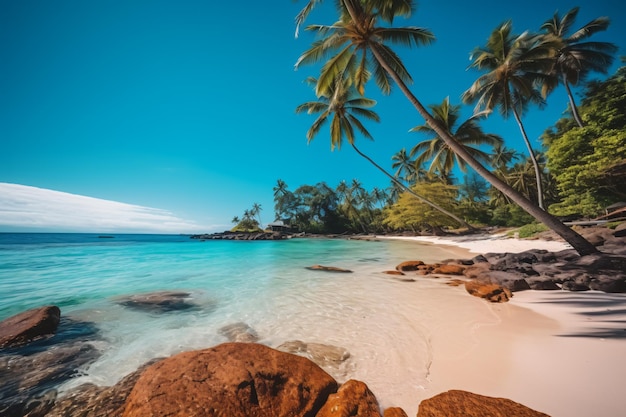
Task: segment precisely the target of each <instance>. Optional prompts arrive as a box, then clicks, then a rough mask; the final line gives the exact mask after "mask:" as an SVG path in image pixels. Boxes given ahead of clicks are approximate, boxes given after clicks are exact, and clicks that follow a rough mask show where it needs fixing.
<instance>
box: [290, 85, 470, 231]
mask: <svg viewBox="0 0 626 417" xmlns="http://www.w3.org/2000/svg"><path fill="white" fill-rule="evenodd" d="M307 81H308V82H309V83H312V84H315V83H316V80H315V79H314V78H309V79H308V80H307ZM375 104H376V102H375V101H374V100H370V99H368V98H365V97H363V96H361V95H358V94H355V92H354V88H353V87H350V85H349V80H347V79H342V78H337V79H336V80H335V84H334V85H333V87H332V88H328V89H326V90H324V92H323V93H322V94H321V95H320V96H319V101H309V102H307V103H303V104H301V105H299V106H298V107H297V108H296V113H302V112H307V113H308V114H314V113H321V114H320V115H319V116H318V118H317V119H316V120H315V121H314V122H313V125H312V126H311V128H310V129H309V131H308V132H307V135H306V136H307V139H308V141H309V142H310V141H311V140H313V138H314V137H315V136H316V135H317V133H319V131H320V129H321V128H322V126H323V125H324V124H326V123H327V122H328V120H329V118H330V117H331V115H332V120H331V121H330V144H331V150H333V149H334V148H335V147H336V148H337V149H341V144H342V142H343V140H344V138H345V139H346V140H347V141H348V143H349V144H350V146H352V148H353V149H354V150H355V151H356V152H357V153H358V154H359V155H360V156H361V157H363V158H365V159H366V160H367V161H368V162H370V163H371V164H372V165H374V166H375V167H376V168H377V169H378V170H380V171H381V172H382V173H383V174H385V175H386V176H387V177H389V178H390V179H391V180H392V181H393V182H397V183H398V184H399V185H400V186H401V187H403V188H404V189H405V191H407V192H409V193H410V194H411V195H413V196H414V197H416V198H417V199H419V200H420V201H421V202H423V203H425V204H427V205H429V206H431V207H432V208H434V209H435V210H439V211H440V212H442V213H444V214H446V215H447V216H449V217H451V218H453V219H454V220H456V221H457V222H458V223H459V224H461V225H462V226H463V227H467V228H468V229H472V227H471V226H470V225H469V224H467V222H465V221H464V220H463V219H461V218H459V217H458V216H456V215H455V214H453V213H451V212H449V211H448V210H446V209H444V208H442V207H440V206H439V205H437V204H435V203H433V202H431V201H429V200H427V199H425V198H424V197H422V196H420V195H418V194H417V193H415V192H414V191H413V190H411V189H410V188H408V187H406V186H404V184H402V183H400V182H399V181H398V180H397V179H396V178H395V177H394V176H393V175H391V174H389V173H388V172H387V171H385V169H384V168H382V167H381V166H380V165H378V164H377V163H376V162H374V160H373V159H371V158H370V157H369V156H367V155H365V154H364V153H363V152H361V150H360V149H359V148H357V146H356V145H355V143H354V142H355V129H356V130H358V131H359V132H360V133H361V135H363V136H364V137H365V138H367V139H370V140H373V138H372V135H371V134H370V133H369V132H368V131H367V129H366V128H365V126H363V124H362V123H361V121H360V120H359V119H358V118H357V117H356V116H357V115H358V116H363V117H365V118H366V119H369V120H374V121H379V117H378V114H376V113H375V112H374V111H373V110H370V109H369V107H373V106H374V105H375Z"/></svg>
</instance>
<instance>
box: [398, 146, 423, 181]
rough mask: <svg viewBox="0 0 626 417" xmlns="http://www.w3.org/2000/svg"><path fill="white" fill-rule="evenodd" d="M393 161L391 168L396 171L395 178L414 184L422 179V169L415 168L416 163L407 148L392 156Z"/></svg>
mask: <svg viewBox="0 0 626 417" xmlns="http://www.w3.org/2000/svg"><path fill="white" fill-rule="evenodd" d="M391 160H392V161H393V162H392V163H391V168H393V169H395V170H396V172H395V173H394V174H393V176H394V177H396V178H397V179H398V180H400V181H403V182H405V183H407V184H413V183H415V182H416V181H417V180H418V178H420V176H421V175H420V174H421V169H420V168H417V167H416V166H415V161H414V160H413V159H411V157H410V155H409V154H408V153H407V151H406V149H405V148H402V149H400V150H399V151H398V152H397V153H395V154H394V155H392V156H391Z"/></svg>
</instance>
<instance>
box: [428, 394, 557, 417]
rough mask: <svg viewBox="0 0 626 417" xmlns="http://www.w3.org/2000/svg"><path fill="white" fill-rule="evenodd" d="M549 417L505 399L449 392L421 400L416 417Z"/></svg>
mask: <svg viewBox="0 0 626 417" xmlns="http://www.w3.org/2000/svg"><path fill="white" fill-rule="evenodd" d="M450 416H464V417H502V416H515V417H550V416H548V415H547V414H544V413H541V412H539V411H535V410H533V409H531V408H528V407H526V406H524V405H522V404H520V403H516V402H515V401H511V400H508V399H506V398H494V397H486V396H484V395H478V394H474V393H471V392H467V391H459V390H451V391H447V392H444V393H441V394H439V395H436V396H434V397H432V398H428V399H426V400H423V401H422V402H421V403H420V405H419V408H418V410H417V417H450Z"/></svg>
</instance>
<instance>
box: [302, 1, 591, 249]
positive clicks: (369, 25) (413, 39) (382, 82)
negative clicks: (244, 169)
mask: <svg viewBox="0 0 626 417" xmlns="http://www.w3.org/2000/svg"><path fill="white" fill-rule="evenodd" d="M319 2H320V1H319V0H317V1H316V0H310V2H309V3H308V4H309V5H310V4H315V3H319ZM381 3H384V6H383V7H380V8H377V5H379V4H381ZM398 3H403V4H404V5H401V4H398ZM413 3H414V2H413V1H411V0H404V1H400V0H398V1H393V0H387V1H385V0H378V1H373V0H370V1H357V0H338V1H337V2H336V4H337V5H338V11H339V14H340V15H341V18H342V20H340V21H339V22H337V23H336V24H334V25H332V26H324V25H313V26H309V27H308V28H307V29H309V30H312V31H316V32H317V33H318V34H319V35H321V36H324V37H326V40H327V42H324V40H320V41H317V42H314V43H313V47H312V48H310V49H309V50H308V51H306V52H304V54H303V55H302V56H301V57H300V59H299V60H298V62H297V63H296V67H298V66H299V65H301V64H305V63H316V62H319V61H321V60H322V59H324V58H325V57H326V56H328V55H331V54H332V53H333V52H336V53H335V55H333V56H332V57H331V58H330V59H329V60H328V61H327V62H326V64H325V65H324V66H323V68H322V74H326V78H328V73H333V72H334V73H335V74H339V73H341V74H343V73H347V75H349V76H350V77H351V78H352V79H353V80H355V81H354V82H355V85H357V86H363V85H364V84H363V83H364V81H366V80H365V78H367V79H369V78H368V77H366V76H365V75H364V74H370V72H369V71H368V68H367V67H368V65H367V64H368V62H369V63H370V65H371V66H372V67H373V71H374V74H375V77H374V79H375V81H376V84H377V85H378V86H379V88H381V89H382V91H383V92H384V93H388V92H389V91H390V89H391V84H390V81H393V82H394V83H395V84H396V85H397V86H398V87H399V88H400V90H401V91H402V93H403V94H404V95H405V96H406V97H407V99H408V100H409V102H410V103H411V104H412V105H413V106H414V107H415V109H416V110H417V112H418V113H419V114H420V115H421V116H422V117H423V118H424V119H425V120H426V122H427V123H428V124H429V125H430V126H431V127H432V128H433V129H434V130H435V131H436V132H437V134H438V135H439V136H440V137H441V138H442V139H443V140H444V141H445V142H446V144H447V145H448V146H450V149H452V150H453V151H454V152H456V153H457V154H459V155H460V156H461V158H463V159H464V160H465V161H466V162H467V163H468V165H469V166H471V167H472V168H473V169H474V170H475V171H476V172H478V173H479V174H480V175H481V176H482V177H483V178H485V179H486V180H487V181H488V182H489V183H490V184H492V185H493V186H494V187H495V188H497V189H498V190H499V191H501V192H503V193H504V194H506V195H507V197H510V199H511V200H512V201H514V202H515V203H516V204H518V205H519V206H520V207H521V208H522V209H523V210H525V211H526V212H528V213H529V214H531V215H532V216H533V217H535V219H537V220H538V221H540V222H542V223H544V224H545V225H546V226H547V227H549V228H550V229H552V230H553V231H555V232H556V233H557V234H558V235H559V236H561V237H562V238H563V239H565V240H566V241H567V242H568V243H569V244H570V245H572V247H573V248H574V249H575V250H576V251H577V252H578V253H579V254H580V255H586V254H591V253H597V252H598V250H597V249H596V247H595V246H593V245H592V244H591V243H590V242H589V241H587V240H586V239H584V238H583V237H582V236H581V235H579V234H578V233H576V232H575V231H574V230H572V229H571V228H569V227H567V226H565V225H564V224H563V223H562V222H561V221H559V220H558V219H557V218H556V217H554V216H552V215H550V214H549V213H547V212H546V211H544V210H542V209H541V208H540V207H538V206H537V205H535V204H533V203H532V202H531V201H530V200H528V199H526V198H525V197H524V196H523V195H521V194H519V193H518V192H516V191H515V190H514V189H513V188H511V187H510V186H509V185H508V184H507V183H506V182H504V181H503V180H501V179H500V178H498V177H497V176H496V175H494V174H493V173H491V172H490V171H489V170H487V169H486V168H485V167H484V166H483V165H482V164H480V163H479V162H478V161H476V159H474V158H473V157H472V155H471V154H469V153H468V152H467V151H466V150H465V148H464V147H463V146H461V145H460V144H459V143H457V142H456V140H455V139H454V137H452V135H450V134H449V133H448V132H446V131H445V129H444V128H442V127H441V126H439V124H438V122H437V120H436V119H435V118H434V117H433V116H432V115H431V114H430V113H429V112H428V110H427V109H426V108H425V107H424V105H423V104H422V103H421V102H420V101H419V100H418V99H417V97H415V95H414V94H413V93H412V92H411V90H410V89H409V88H408V86H407V83H410V82H411V81H412V80H411V76H410V74H409V73H408V71H407V70H406V68H405V67H404V64H403V63H402V61H401V60H400V58H399V57H398V56H397V55H396V54H395V52H394V51H393V50H392V49H391V48H389V47H388V46H387V44H386V43H387V42H396V43H401V44H403V45H405V46H412V45H420V44H428V43H430V42H432V41H433V39H434V36H433V35H432V33H431V32H430V31H427V30H425V29H420V28H415V27H408V28H392V27H388V26H385V27H376V23H377V21H378V20H381V21H383V22H386V23H392V21H393V18H394V17H396V16H405V17H408V16H410V14H411V11H412V8H413ZM407 5H408V6H409V7H408V10H407V7H406V6H407ZM379 9H381V10H382V9H384V10H385V13H384V14H383V13H382V12H380V11H379ZM306 15H307V13H305V14H304V16H301V19H300V20H299V21H298V23H301V22H302V21H303V20H304V19H305V18H306ZM368 51H369V53H371V57H372V59H370V60H367V59H363V60H361V62H362V65H361V66H357V65H355V60H353V59H351V57H352V56H356V55H357V54H358V53H359V52H361V57H362V58H368ZM357 70H358V71H357ZM321 78H322V77H320V79H321ZM328 85H329V83H327V82H323V83H318V85H317V88H316V89H317V91H323V90H324V89H326V88H327V87H328ZM359 91H361V90H359Z"/></svg>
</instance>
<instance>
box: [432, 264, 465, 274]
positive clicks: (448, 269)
mask: <svg viewBox="0 0 626 417" xmlns="http://www.w3.org/2000/svg"><path fill="white" fill-rule="evenodd" d="M464 270H465V267H463V266H461V265H439V266H438V267H436V268H435V269H433V272H432V273H433V274H442V275H463V271H464Z"/></svg>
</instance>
